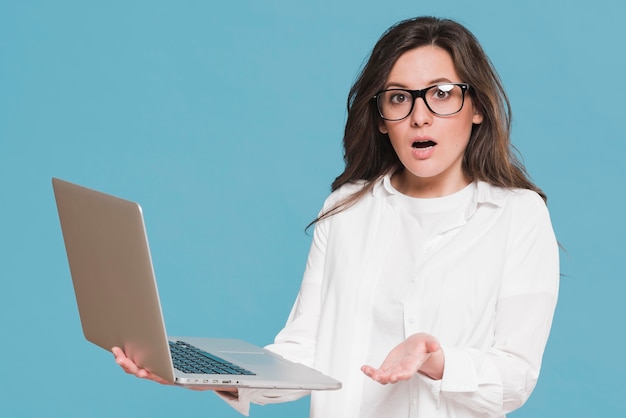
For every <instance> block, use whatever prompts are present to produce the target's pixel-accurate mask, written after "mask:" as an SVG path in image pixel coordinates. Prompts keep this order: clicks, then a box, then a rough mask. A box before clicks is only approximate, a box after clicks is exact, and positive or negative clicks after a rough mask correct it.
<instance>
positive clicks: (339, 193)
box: [324, 180, 368, 211]
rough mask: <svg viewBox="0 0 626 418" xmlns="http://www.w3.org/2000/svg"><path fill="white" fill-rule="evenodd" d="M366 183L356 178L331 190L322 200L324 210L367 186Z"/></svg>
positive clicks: (338, 203)
mask: <svg viewBox="0 0 626 418" xmlns="http://www.w3.org/2000/svg"><path fill="white" fill-rule="evenodd" d="M367 185H368V183H367V182H366V181H364V180H358V181H354V182H350V183H346V184H344V185H343V186H341V187H339V188H338V189H337V190H335V191H333V192H332V193H331V194H330V195H329V196H328V197H327V198H326V200H325V201H324V210H325V211H326V210H329V209H331V208H333V207H335V206H337V205H340V204H341V203H342V202H344V201H345V200H346V199H348V198H349V197H350V196H352V195H354V194H355V193H358V192H359V191H361V190H362V189H363V188H364V187H367Z"/></svg>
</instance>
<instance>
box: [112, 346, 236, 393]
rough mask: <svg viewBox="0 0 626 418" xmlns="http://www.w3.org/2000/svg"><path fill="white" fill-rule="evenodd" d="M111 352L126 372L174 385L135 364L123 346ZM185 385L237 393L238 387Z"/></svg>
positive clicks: (193, 388)
mask: <svg viewBox="0 0 626 418" xmlns="http://www.w3.org/2000/svg"><path fill="white" fill-rule="evenodd" d="M111 352H112V353H113V355H114V356H115V362H116V363H117V364H119V366H120V367H121V368H122V370H124V371H125V372H126V373H128V374H132V375H135V376H137V377H138V378H140V379H147V380H152V381H154V382H157V383H160V384H162V385H174V384H173V383H171V382H169V381H167V380H165V379H163V378H162V377H161V376H157V375H156V374H154V373H152V372H151V371H150V370H147V369H142V368H141V367H139V366H137V364H135V362H134V361H132V360H131V359H129V358H128V357H126V354H124V351H123V350H122V349H121V348H119V347H113V348H112V349H111ZM184 387H186V388H187V389H192V390H215V391H219V392H228V393H231V394H233V393H235V394H236V393H237V388H222V387H211V386H199V385H192V386H184ZM231 396H232V395H231Z"/></svg>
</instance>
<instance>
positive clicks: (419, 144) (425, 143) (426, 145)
mask: <svg viewBox="0 0 626 418" xmlns="http://www.w3.org/2000/svg"><path fill="white" fill-rule="evenodd" d="M435 145H437V143H436V142H434V141H415V142H413V145H412V147H413V148H417V149H424V148H429V147H434V146H435Z"/></svg>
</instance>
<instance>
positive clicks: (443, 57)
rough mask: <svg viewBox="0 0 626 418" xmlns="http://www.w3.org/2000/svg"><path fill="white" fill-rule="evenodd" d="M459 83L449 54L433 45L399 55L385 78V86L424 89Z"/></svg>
mask: <svg viewBox="0 0 626 418" xmlns="http://www.w3.org/2000/svg"><path fill="white" fill-rule="evenodd" d="M446 81H448V82H450V81H452V82H461V81H462V80H460V79H459V76H458V74H457V72H456V69H455V67H454V62H453V61H452V57H451V56H450V54H449V53H448V52H447V51H446V50H444V49H442V48H440V47H438V46H434V45H426V46H421V47H419V48H415V49H411V50H410V51H407V52H405V53H404V54H402V55H400V57H399V58H398V60H397V61H396V62H395V64H394V65H393V67H392V68H391V72H390V73H389V76H388V77H387V86H388V87H389V86H400V87H407V88H409V87H410V88H413V89H418V88H424V87H427V86H429V85H432V84H435V83H439V82H446Z"/></svg>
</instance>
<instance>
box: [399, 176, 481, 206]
mask: <svg viewBox="0 0 626 418" xmlns="http://www.w3.org/2000/svg"><path fill="white" fill-rule="evenodd" d="M471 182H472V181H471V179H469V178H468V177H467V176H465V175H463V174H461V175H460V176H455V177H452V178H450V177H441V176H435V177H426V178H423V177H416V176H414V175H413V174H411V173H410V172H409V171H408V170H406V169H404V168H403V169H400V170H398V171H396V172H395V173H394V174H393V175H392V176H391V184H392V185H393V187H394V188H395V189H396V190H397V191H399V192H400V193H402V194H404V195H407V196H410V197H418V198H422V199H431V198H435V197H443V196H448V195H451V194H453V193H456V192H458V191H459V190H461V189H463V188H464V187H465V186H467V185H468V184H470V183H471Z"/></svg>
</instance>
